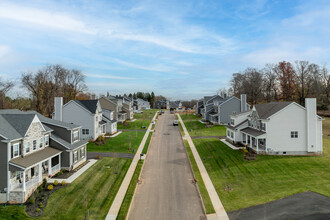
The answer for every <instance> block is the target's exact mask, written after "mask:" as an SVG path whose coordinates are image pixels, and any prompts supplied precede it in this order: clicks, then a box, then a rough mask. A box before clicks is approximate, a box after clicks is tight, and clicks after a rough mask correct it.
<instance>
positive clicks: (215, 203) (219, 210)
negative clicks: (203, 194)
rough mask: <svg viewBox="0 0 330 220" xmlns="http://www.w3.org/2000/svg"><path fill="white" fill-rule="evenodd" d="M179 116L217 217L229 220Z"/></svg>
mask: <svg viewBox="0 0 330 220" xmlns="http://www.w3.org/2000/svg"><path fill="white" fill-rule="evenodd" d="M177 115H178V118H179V121H180V123H181V125H182V128H183V131H184V133H185V139H186V140H187V141H188V143H189V146H190V149H191V151H192V153H193V155H194V158H195V161H196V163H197V166H198V169H199V172H200V173H201V176H202V178H203V181H204V184H205V187H206V190H207V192H208V193H209V196H210V199H211V202H212V204H213V208H214V210H215V212H216V217H217V219H221V220H222V219H224V220H225V219H226V220H227V219H229V218H228V215H227V212H226V211H225V209H224V207H223V205H222V203H221V201H220V198H219V196H218V193H217V191H216V190H215V188H214V185H213V183H212V181H211V179H210V176H209V174H208V173H207V171H206V169H205V166H204V164H203V162H202V160H201V158H200V156H199V154H198V152H197V149H196V147H195V145H194V142H193V141H192V139H191V137H190V135H189V133H188V131H187V128H186V126H185V125H184V123H183V121H182V119H181V116H180V114H177ZM214 217H215V216H212V219H214Z"/></svg>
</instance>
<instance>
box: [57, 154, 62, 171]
mask: <svg viewBox="0 0 330 220" xmlns="http://www.w3.org/2000/svg"><path fill="white" fill-rule="evenodd" d="M58 164H59V165H60V169H61V168H62V165H61V154H60V155H58Z"/></svg>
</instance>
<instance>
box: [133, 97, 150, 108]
mask: <svg viewBox="0 0 330 220" xmlns="http://www.w3.org/2000/svg"><path fill="white" fill-rule="evenodd" d="M133 103H134V104H133V105H134V110H144V109H150V103H149V102H148V101H146V100H143V99H139V98H138V99H134V101H133Z"/></svg>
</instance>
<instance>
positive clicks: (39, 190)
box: [38, 185, 44, 193]
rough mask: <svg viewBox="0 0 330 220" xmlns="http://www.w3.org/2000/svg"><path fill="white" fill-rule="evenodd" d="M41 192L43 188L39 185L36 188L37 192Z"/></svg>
mask: <svg viewBox="0 0 330 220" xmlns="http://www.w3.org/2000/svg"><path fill="white" fill-rule="evenodd" d="M42 190H44V188H43V187H42V185H40V186H39V187H38V192H39V193H41V192H42Z"/></svg>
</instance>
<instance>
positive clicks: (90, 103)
mask: <svg viewBox="0 0 330 220" xmlns="http://www.w3.org/2000/svg"><path fill="white" fill-rule="evenodd" d="M74 101H75V102H76V103H78V104H79V105H81V106H82V107H84V108H85V109H87V110H88V111H89V112H90V113H92V114H95V113H96V109H97V102H98V101H99V100H74Z"/></svg>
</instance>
